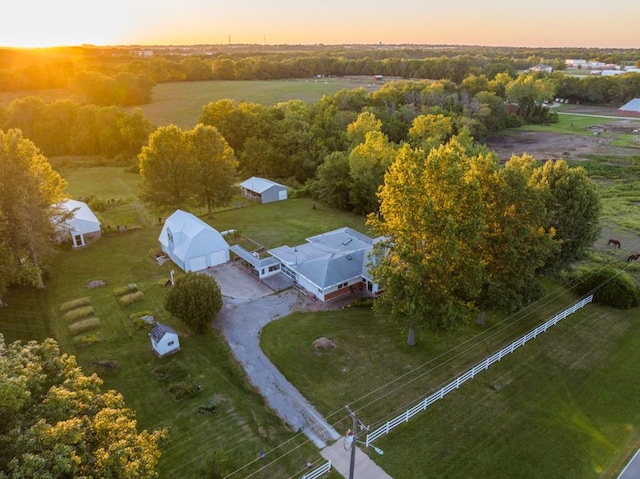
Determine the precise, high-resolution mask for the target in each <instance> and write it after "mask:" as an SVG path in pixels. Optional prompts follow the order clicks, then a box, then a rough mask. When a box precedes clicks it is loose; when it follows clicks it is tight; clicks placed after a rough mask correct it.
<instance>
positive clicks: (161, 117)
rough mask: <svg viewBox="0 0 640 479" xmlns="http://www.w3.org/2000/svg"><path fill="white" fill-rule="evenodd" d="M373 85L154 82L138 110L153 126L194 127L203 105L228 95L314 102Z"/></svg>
mask: <svg viewBox="0 0 640 479" xmlns="http://www.w3.org/2000/svg"><path fill="white" fill-rule="evenodd" d="M372 84H373V82H372V80H371V79H370V78H369V77H361V78H359V77H344V78H319V79H316V78H310V79H300V80H272V81H206V82H180V83H161V84H159V85H156V87H155V89H154V91H153V99H152V101H151V103H150V104H148V105H142V106H141V107H140V109H141V110H142V113H143V114H144V116H145V117H147V118H148V119H149V120H151V122H152V123H153V124H154V125H155V126H163V125H169V124H174V125H177V126H179V127H180V128H183V129H190V128H193V127H194V126H196V124H197V122H198V118H199V116H200V113H201V112H202V107H204V106H205V105H207V104H208V103H210V102H213V101H217V100H223V99H227V98H229V99H232V100H235V101H238V102H240V101H246V102H256V103H261V104H263V105H267V106H271V105H275V104H276V103H280V102H286V101H289V100H302V101H304V102H306V103H315V102H316V101H318V100H319V99H320V98H322V96H323V95H333V94H335V93H336V92H338V91H340V90H343V89H348V90H350V89H353V88H359V87H365V88H367V89H369V90H371V89H372V88H376V89H377V88H378V86H373V85H372ZM185 98H186V99H188V100H187V101H185Z"/></svg>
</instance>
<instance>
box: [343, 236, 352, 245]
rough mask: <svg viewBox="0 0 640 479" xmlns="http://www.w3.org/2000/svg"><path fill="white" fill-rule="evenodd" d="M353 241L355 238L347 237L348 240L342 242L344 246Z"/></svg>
mask: <svg viewBox="0 0 640 479" xmlns="http://www.w3.org/2000/svg"><path fill="white" fill-rule="evenodd" d="M352 241H353V238H347V239H346V240H344V241H343V242H342V244H343V245H344V246H347V245H348V244H349V243H351V242H352Z"/></svg>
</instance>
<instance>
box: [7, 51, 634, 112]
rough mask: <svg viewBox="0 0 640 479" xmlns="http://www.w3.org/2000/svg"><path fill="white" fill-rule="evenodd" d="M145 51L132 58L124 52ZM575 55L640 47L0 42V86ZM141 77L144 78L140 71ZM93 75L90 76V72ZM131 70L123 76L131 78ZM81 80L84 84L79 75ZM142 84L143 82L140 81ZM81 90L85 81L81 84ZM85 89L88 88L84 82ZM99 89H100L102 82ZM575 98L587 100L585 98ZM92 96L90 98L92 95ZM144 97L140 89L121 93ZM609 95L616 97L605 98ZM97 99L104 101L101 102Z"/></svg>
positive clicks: (605, 55)
mask: <svg viewBox="0 0 640 479" xmlns="http://www.w3.org/2000/svg"><path fill="white" fill-rule="evenodd" d="M136 50H138V51H140V50H149V51H152V52H153V56H151V57H148V58H140V57H136V56H132V55H131V51H136ZM568 58H580V59H585V60H592V61H599V62H603V63H608V64H609V63H610V64H618V65H619V64H623V63H624V64H628V65H638V64H639V63H640V49H629V50H625V49H613V50H611V49H592V48H549V49H541V48H516V47H500V48H497V47H481V46H478V47H472V46H431V47H429V46H422V47H420V46H412V45H402V46H395V47H394V46H387V45H384V46H383V45H380V46H374V45H370V46H364V45H350V46H318V45H316V46H306V47H305V46H290V45H279V46H267V45H263V46H259V45H201V46H191V47H89V46H84V47H64V48H63V47H60V48H49V49H0V91H17V90H40V89H50V88H72V87H76V86H77V84H78V77H81V76H82V75H85V76H86V75H87V72H91V73H94V74H102V75H104V76H106V77H115V76H117V75H119V74H120V75H122V74H125V73H126V74H129V75H133V76H134V77H133V78H137V80H136V81H138V82H141V83H143V84H144V85H143V87H149V85H150V88H153V84H154V83H165V82H180V81H206V80H277V79H291V78H309V77H314V76H319V75H320V76H349V75H358V76H360V75H365V76H371V75H383V76H387V77H396V78H403V79H429V80H450V81H453V82H455V83H460V82H461V81H462V80H463V79H464V78H466V77H468V76H469V75H481V74H484V75H486V76H487V77H489V78H493V77H494V76H495V75H496V74H498V73H508V74H509V75H511V76H515V75H516V74H517V73H518V72H519V71H523V70H526V69H528V68H530V67H532V66H534V65H537V64H539V63H544V64H548V65H550V66H552V67H553V69H554V71H562V70H564V69H565V60H566V59H568ZM143 75H144V76H146V77H148V80H147V81H146V82H145V81H143V80H141V78H142V77H141V76H143ZM94 76H95V75H94ZM130 78H132V77H129V79H128V80H127V81H128V82H129V83H131V81H132V80H131V79H130ZM83 83H84V85H85V87H86V85H90V86H92V84H91V83H89V82H87V81H84V82H83ZM147 83H148V84H147ZM85 89H86V88H85ZM89 89H90V88H89ZM103 90H104V89H103ZM582 100H583V101H588V100H587V99H586V98H583V99H582ZM91 101H92V102H93V103H98V102H97V101H95V98H92V99H91ZM122 101H128V103H123V104H128V105H131V104H136V103H133V102H139V103H137V104H141V103H140V102H144V95H143V94H138V95H134V96H133V98H128V99H127V100H122ZM612 101H617V99H615V100H612ZM102 104H104V103H102Z"/></svg>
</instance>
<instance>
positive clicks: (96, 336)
mask: <svg viewBox="0 0 640 479" xmlns="http://www.w3.org/2000/svg"><path fill="white" fill-rule="evenodd" d="M101 341H104V337H103V336H102V333H101V332H99V331H96V332H95V333H91V334H85V335H83V336H78V337H77V338H76V339H75V340H74V341H73V344H74V345H75V347H76V348H78V349H84V348H88V347H90V346H93V345H94V344H96V343H99V342H101Z"/></svg>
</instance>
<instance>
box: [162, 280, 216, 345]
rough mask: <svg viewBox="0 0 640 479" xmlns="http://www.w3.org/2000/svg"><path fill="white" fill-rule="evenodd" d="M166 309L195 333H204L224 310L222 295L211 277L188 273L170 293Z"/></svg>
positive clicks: (177, 282)
mask: <svg viewBox="0 0 640 479" xmlns="http://www.w3.org/2000/svg"><path fill="white" fill-rule="evenodd" d="M165 308H166V310H167V311H168V312H169V313H171V314H172V315H173V316H175V317H177V318H180V319H181V320H182V321H183V322H184V323H185V324H186V325H187V326H189V327H190V328H192V329H193V330H194V331H195V332H198V333H202V332H204V331H206V329H207V328H208V327H209V326H210V325H211V322H212V321H213V320H214V319H215V317H216V315H217V314H218V312H219V311H220V309H222V293H221V292H220V287H219V286H218V283H217V281H216V280H215V279H214V278H212V277H211V276H207V275H205V274H198V273H187V274H186V275H185V276H182V277H180V278H179V279H178V280H176V284H175V286H174V287H173V288H171V291H169V294H168V295H167V299H166V301H165Z"/></svg>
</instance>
